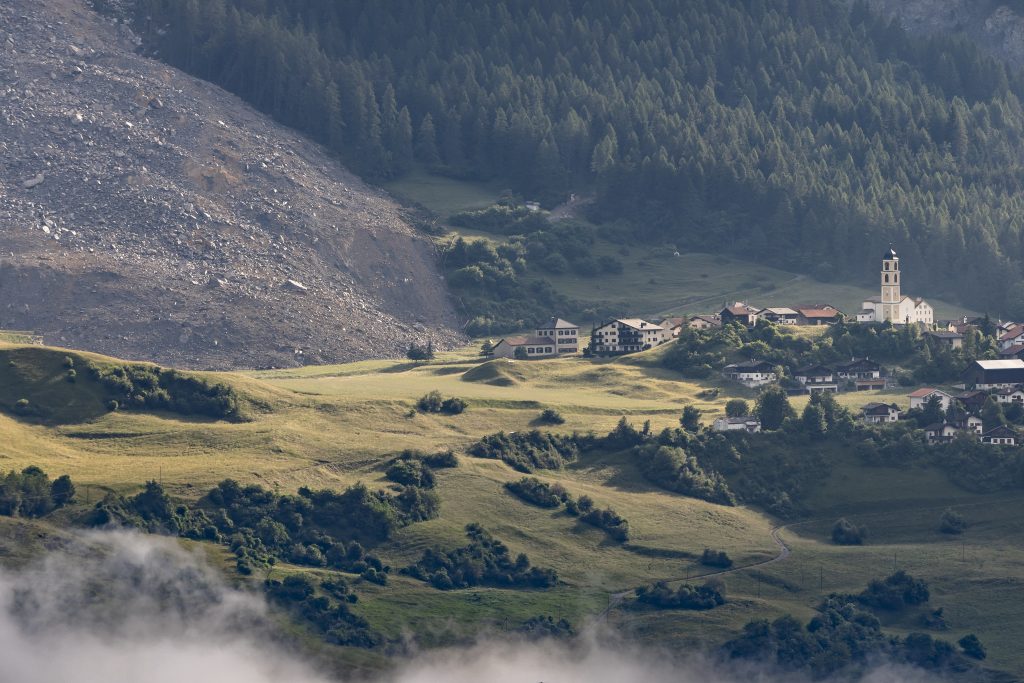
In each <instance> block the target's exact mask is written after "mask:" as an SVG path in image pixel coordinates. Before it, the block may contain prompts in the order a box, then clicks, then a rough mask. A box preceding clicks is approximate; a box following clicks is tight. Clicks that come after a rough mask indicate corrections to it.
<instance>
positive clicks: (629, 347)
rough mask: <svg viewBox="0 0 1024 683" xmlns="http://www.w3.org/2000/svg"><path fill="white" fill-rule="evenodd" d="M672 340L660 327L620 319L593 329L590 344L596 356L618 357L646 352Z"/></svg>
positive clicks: (669, 333) (669, 334) (632, 319)
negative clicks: (624, 354) (619, 355)
mask: <svg viewBox="0 0 1024 683" xmlns="http://www.w3.org/2000/svg"><path fill="white" fill-rule="evenodd" d="M671 339H672V333H671V332H670V331H669V330H666V329H665V328H664V327H662V326H661V325H656V324H654V323H652V322H647V321H646V320H640V319H639V318H621V319H616V320H612V321H611V322H608V323H605V324H603V325H601V326H600V327H596V328H594V334H593V338H592V339H591V344H592V345H593V350H594V353H595V354H597V355H599V356H600V355H618V354H623V353H635V352H637V351H646V350H647V349H652V348H654V347H655V346H660V345H661V344H664V343H665V342H667V341H670V340H671Z"/></svg>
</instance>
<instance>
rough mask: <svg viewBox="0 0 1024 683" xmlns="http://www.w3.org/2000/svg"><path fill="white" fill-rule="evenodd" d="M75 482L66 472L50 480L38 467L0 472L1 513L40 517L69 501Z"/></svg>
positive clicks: (72, 494)
mask: <svg viewBox="0 0 1024 683" xmlns="http://www.w3.org/2000/svg"><path fill="white" fill-rule="evenodd" d="M74 495H75V486H74V484H72V483H71V478H70V477H68V476H67V475H66V474H65V475H62V476H61V477H58V478H57V480H56V481H54V482H52V483H51V481H50V477H49V476H47V474H46V472H44V471H43V470H41V469H39V468H38V467H35V466H31V467H26V468H25V469H23V470H22V471H21V472H15V471H11V472H8V473H7V474H6V475H2V476H0V515H4V516H11V517H14V516H21V517H42V516H43V515H46V514H48V513H50V512H51V511H52V510H53V509H54V508H56V507H61V506H63V505H66V504H68V503H69V502H71V500H72V498H74Z"/></svg>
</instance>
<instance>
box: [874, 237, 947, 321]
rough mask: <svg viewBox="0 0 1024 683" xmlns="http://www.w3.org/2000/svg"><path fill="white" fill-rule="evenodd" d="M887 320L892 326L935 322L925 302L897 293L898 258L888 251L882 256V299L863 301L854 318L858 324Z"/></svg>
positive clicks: (898, 280)
mask: <svg viewBox="0 0 1024 683" xmlns="http://www.w3.org/2000/svg"><path fill="white" fill-rule="evenodd" d="M887 320H888V321H889V322H891V323H892V324H893V325H908V324H911V323H922V324H924V325H931V324H932V323H933V322H934V321H935V312H934V311H933V310H932V307H931V305H930V304H929V303H928V302H927V301H925V300H924V299H920V298H918V299H914V298H911V297H909V296H904V295H903V294H901V293H900V258H899V256H897V255H896V252H895V251H893V249H892V248H891V247H890V248H889V251H887V252H885V254H884V255H883V256H882V295H881V296H873V297H871V298H869V299H865V300H864V303H863V304H862V306H861V311H860V313H858V314H857V322H861V323H871V322H875V323H881V322H885V321H887Z"/></svg>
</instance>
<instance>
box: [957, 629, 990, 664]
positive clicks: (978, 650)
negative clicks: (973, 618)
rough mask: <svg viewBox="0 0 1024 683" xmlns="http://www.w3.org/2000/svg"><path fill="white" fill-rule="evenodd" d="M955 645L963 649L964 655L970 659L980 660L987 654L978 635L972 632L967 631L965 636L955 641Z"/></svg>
mask: <svg viewBox="0 0 1024 683" xmlns="http://www.w3.org/2000/svg"><path fill="white" fill-rule="evenodd" d="M957 645H959V646H960V648H961V649H962V650H963V651H964V655H966V656H968V657H970V658H971V659H977V660H982V659H985V657H987V656H988V653H987V652H986V651H985V646H984V645H982V644H981V641H980V640H978V636H976V635H974V634H973V633H968V634H967V635H966V636H964V637H963V638H961V639H960V640H958V641H957Z"/></svg>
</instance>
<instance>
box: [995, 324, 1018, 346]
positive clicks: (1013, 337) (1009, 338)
mask: <svg viewBox="0 0 1024 683" xmlns="http://www.w3.org/2000/svg"><path fill="white" fill-rule="evenodd" d="M1019 344H1024V325H1022V324H1015V325H1013V326H1012V327H1011V328H1010V329H1008V330H1005V331H1004V332H1003V333H1002V334H1000V335H999V348H1001V349H1004V350H1005V349H1008V348H1010V347H1012V346H1017V345H1019Z"/></svg>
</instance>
